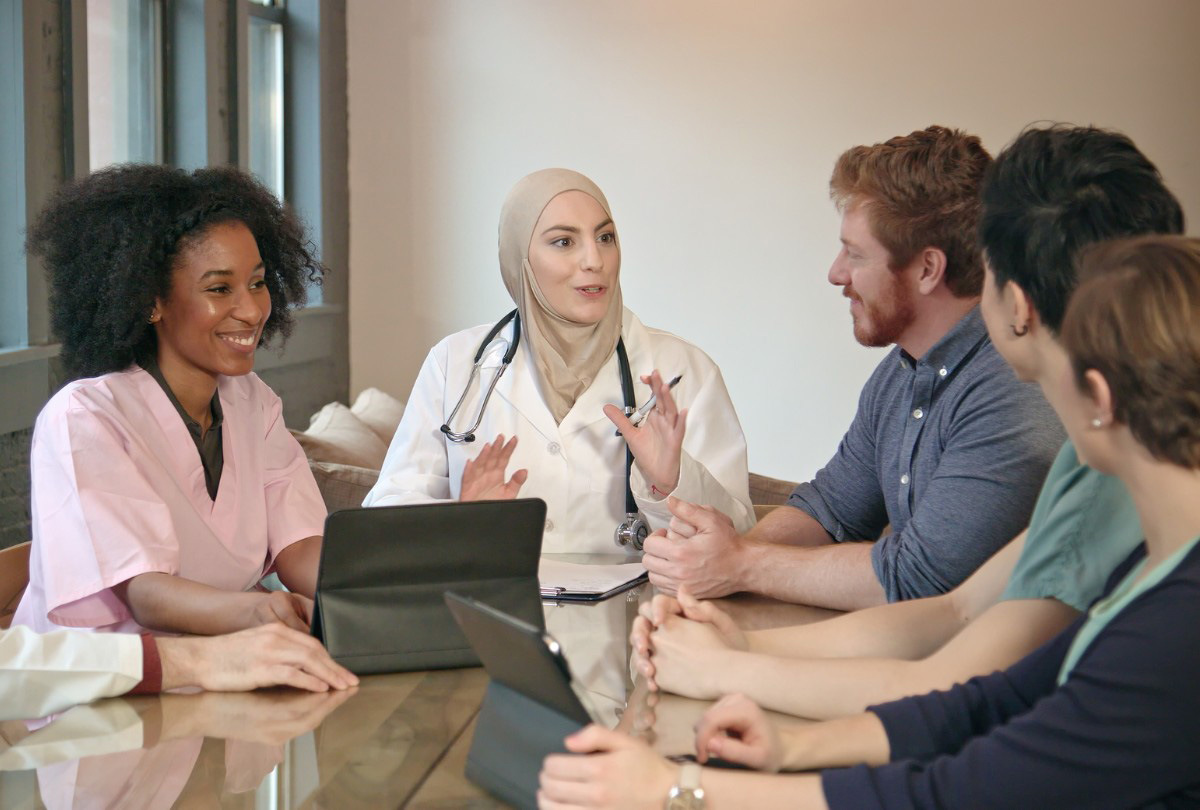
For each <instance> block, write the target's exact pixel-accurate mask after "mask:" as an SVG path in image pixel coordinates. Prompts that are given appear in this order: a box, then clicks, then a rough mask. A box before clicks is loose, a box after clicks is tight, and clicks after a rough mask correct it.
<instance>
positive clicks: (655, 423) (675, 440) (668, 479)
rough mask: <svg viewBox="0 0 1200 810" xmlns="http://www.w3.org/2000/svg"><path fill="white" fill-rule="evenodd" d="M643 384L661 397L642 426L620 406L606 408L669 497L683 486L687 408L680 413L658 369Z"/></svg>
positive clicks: (646, 472) (637, 458)
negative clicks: (681, 464)
mask: <svg viewBox="0 0 1200 810" xmlns="http://www.w3.org/2000/svg"><path fill="white" fill-rule="evenodd" d="M642 382H644V383H646V384H648V385H649V386H650V390H651V391H652V392H653V393H654V394H655V395H656V396H657V397H658V398H657V399H656V400H655V401H654V407H653V408H651V409H650V413H648V414H646V418H645V419H643V420H642V422H641V424H640V425H638V426H637V427H634V426H633V425H632V424H631V423H630V421H629V419H627V418H626V416H625V414H624V413H622V411H621V409H620V408H618V407H617V406H616V405H605V406H604V415H605V416H607V417H608V418H609V419H610V420H611V421H612V423H613V424H614V425H616V426H617V430H619V431H620V432H621V435H622V436H624V437H625V441H626V443H628V445H629V450H630V452H632V453H633V460H634V463H635V464H637V466H638V469H639V470H641V471H642V475H643V476H644V477H645V478H646V480H647V481H649V482H650V484H651V486H653V487H654V489H655V491H656V492H657V493H658V494H660V495H669V494H670V493H672V492H674V491H675V487H677V486H679V458H680V455H681V454H682V453H683V435H684V433H685V432H686V424H685V423H686V422H687V409H684V410H682V411H681V410H679V409H678V408H677V407H676V405H675V398H674V397H673V396H671V388H670V386H668V385H667V384H666V383H665V382H663V378H662V376H661V375H660V374H659V373H658V371H657V370H655V371H653V372H651V374H650V375H649V376H647V377H642Z"/></svg>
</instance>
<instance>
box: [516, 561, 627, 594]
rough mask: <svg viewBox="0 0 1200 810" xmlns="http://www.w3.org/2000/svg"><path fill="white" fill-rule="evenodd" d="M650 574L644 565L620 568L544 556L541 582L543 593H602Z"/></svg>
mask: <svg viewBox="0 0 1200 810" xmlns="http://www.w3.org/2000/svg"><path fill="white" fill-rule="evenodd" d="M644 573H646V567H645V566H644V565H642V564H641V563H640V562H632V563H621V564H620V565H586V564H584V563H572V562H562V561H561V560H550V559H547V558H545V557H542V560H541V562H540V563H539V564H538V579H539V580H540V581H541V584H542V589H543V590H547V589H550V590H554V589H556V588H561V589H562V590H563V592H564V593H582V594H601V593H608V592H609V591H611V590H613V589H614V588H619V587H621V586H622V585H624V584H626V583H628V582H632V581H633V580H635V579H637V578H638V577H640V576H641V575H642V574H644Z"/></svg>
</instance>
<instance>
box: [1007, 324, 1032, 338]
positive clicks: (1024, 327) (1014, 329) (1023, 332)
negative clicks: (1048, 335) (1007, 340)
mask: <svg viewBox="0 0 1200 810" xmlns="http://www.w3.org/2000/svg"><path fill="white" fill-rule="evenodd" d="M1008 328H1009V329H1011V330H1012V333H1013V334H1014V335H1016V336H1017V337H1025V336H1026V335H1028V334H1029V324H1023V325H1022V326H1021V330H1020V331H1017V325H1016V324H1012V323H1010V324H1009V325H1008Z"/></svg>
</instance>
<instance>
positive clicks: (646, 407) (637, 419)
mask: <svg viewBox="0 0 1200 810" xmlns="http://www.w3.org/2000/svg"><path fill="white" fill-rule="evenodd" d="M682 379H683V375H682V374H676V375H675V379H673V380H671V381H670V382H669V383H667V388H668V389H671V388H674V387H675V386H677V385H679V381H680V380H682ZM657 401H658V393H657V392H656V393H653V394H651V395H650V399H648V400H646V401H645V402H644V403H642V407H640V408H638V409H637V410H636V411H634V413H633V415H632V416H630V417H629V423H630V424H631V425H633V426H634V427H637V426H638V425H640V424H641V423H642V420H644V419H645V418H646V415H647V414H648V413H650V409H651V408H653V407H654V403H655V402H657ZM617 435H618V436H620V435H621V431H619V430H618V431H617Z"/></svg>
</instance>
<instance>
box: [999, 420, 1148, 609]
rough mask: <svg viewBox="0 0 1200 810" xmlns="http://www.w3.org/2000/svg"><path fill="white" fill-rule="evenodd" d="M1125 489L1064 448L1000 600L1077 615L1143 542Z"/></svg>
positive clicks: (1056, 460) (1110, 477) (1113, 479)
mask: <svg viewBox="0 0 1200 810" xmlns="http://www.w3.org/2000/svg"><path fill="white" fill-rule="evenodd" d="M1142 536H1143V535H1142V528H1141V524H1140V523H1139V521H1138V516H1137V511H1136V510H1135V509H1134V508H1133V502H1132V501H1131V500H1130V498H1129V493H1128V492H1127V491H1126V490H1125V487H1124V485H1123V484H1121V482H1120V481H1118V480H1117V479H1116V478H1113V477H1112V476H1108V475H1103V474H1101V473H1098V472H1096V471H1095V470H1093V469H1092V468H1091V467H1088V466H1085V465H1083V464H1080V462H1079V458H1078V456H1077V455H1076V453H1075V447H1074V446H1073V445H1072V444H1071V442H1067V443H1066V444H1064V445H1063V448H1062V450H1061V451H1060V452H1059V454H1058V457H1057V458H1056V459H1055V460H1054V464H1053V466H1051V468H1050V472H1049V474H1048V475H1047V476H1046V482H1045V484H1044V485H1043V486H1042V492H1041V495H1040V496H1039V497H1038V502H1037V506H1036V507H1035V508H1034V512H1033V517H1032V518H1031V519H1030V521H1029V533H1028V535H1027V536H1026V539H1025V547H1024V550H1023V551H1022V552H1021V557H1020V559H1018V560H1017V565H1016V567H1015V568H1014V569H1013V572H1012V576H1011V577H1009V580H1008V587H1007V588H1006V589H1005V591H1004V594H1003V595H1002V596H1001V597H1000V598H1001V599H1057V600H1058V601H1060V602H1062V603H1063V604H1066V605H1070V606H1071V607H1073V608H1075V609H1076V610H1079V611H1084V610H1087V608H1088V606H1089V605H1090V604H1091V603H1092V602H1093V601H1094V600H1095V599H1096V598H1097V597H1098V596H1100V594H1101V593H1102V592H1103V590H1104V585H1105V583H1106V582H1107V581H1108V577H1109V575H1110V574H1111V573H1112V572H1113V569H1115V568H1116V567H1117V566H1118V565H1119V564H1120V563H1121V561H1122V560H1124V559H1125V558H1126V557H1127V556H1129V553H1130V552H1131V551H1133V549H1134V548H1135V547H1136V546H1137V545H1138V544H1139V543H1141V542H1142Z"/></svg>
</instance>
